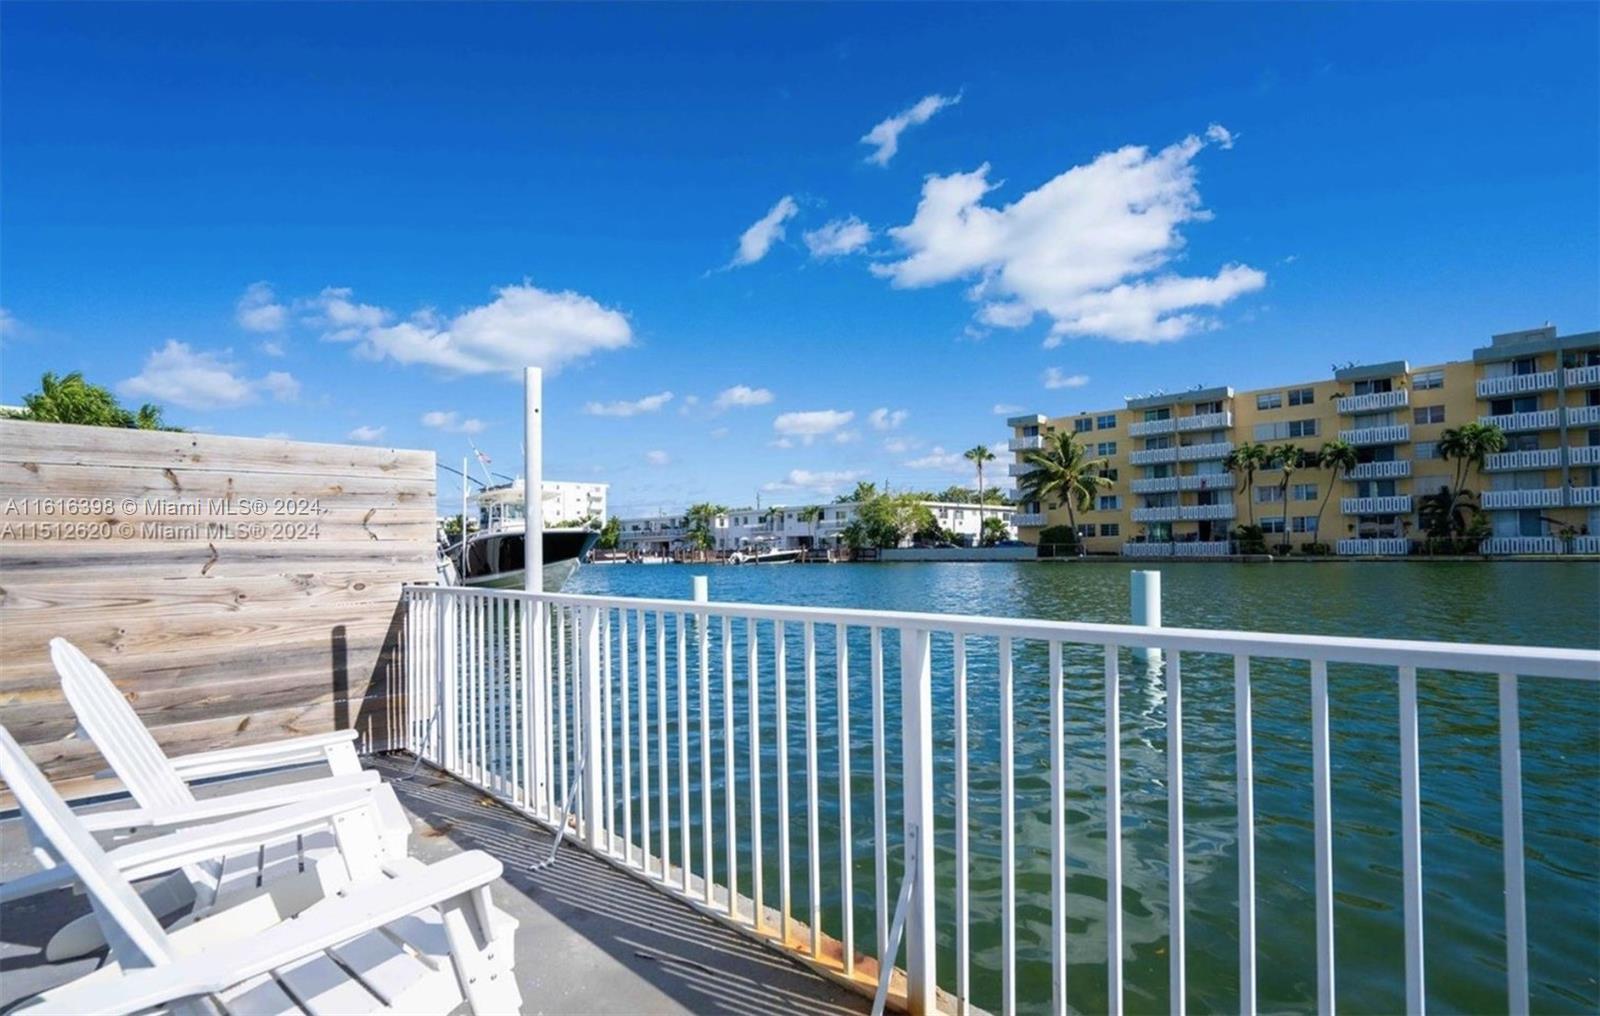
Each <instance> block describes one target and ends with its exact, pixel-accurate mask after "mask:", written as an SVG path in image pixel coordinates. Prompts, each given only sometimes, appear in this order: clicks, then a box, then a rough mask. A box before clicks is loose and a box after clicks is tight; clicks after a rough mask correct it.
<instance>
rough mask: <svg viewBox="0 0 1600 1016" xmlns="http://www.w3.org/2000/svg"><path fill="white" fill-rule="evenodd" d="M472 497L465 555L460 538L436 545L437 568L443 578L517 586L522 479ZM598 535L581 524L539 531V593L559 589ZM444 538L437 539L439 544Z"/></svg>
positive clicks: (523, 522)
mask: <svg viewBox="0 0 1600 1016" xmlns="http://www.w3.org/2000/svg"><path fill="white" fill-rule="evenodd" d="M546 497H549V494H548V493H547V494H546ZM473 501H474V502H475V503H476V505H477V509H478V528H477V529H475V530H473V531H472V532H470V533H468V534H467V539H466V548H465V553H463V549H462V545H461V541H460V540H456V541H454V542H453V543H449V544H448V546H441V551H440V554H441V568H442V570H443V571H444V572H445V573H446V576H447V577H448V578H449V579H451V580H452V581H454V582H457V583H459V584H461V585H465V586H490V587H493V588H495V589H521V588H522V587H523V573H524V571H525V570H526V569H525V561H526V558H525V555H524V537H525V534H526V531H527V499H526V498H525V497H524V495H523V488H522V481H521V480H517V481H515V482H513V483H503V484H499V485H498V486H494V487H485V488H484V489H482V490H480V491H478V493H477V495H476V496H475V497H474V498H473ZM599 539H600V533H599V532H598V531H596V530H594V529H589V528H587V527H568V528H561V529H545V530H544V543H543V545H544V576H543V582H542V585H543V588H544V590H545V592H551V593H553V592H559V591H560V589H561V587H562V585H563V584H565V583H566V581H567V579H569V578H571V577H572V573H573V572H575V571H577V570H578V565H579V564H580V563H581V562H582V561H583V560H584V559H585V558H586V557H588V555H589V552H590V551H592V550H593V549H594V545H595V544H596V543H597V542H598V541H599ZM446 542H447V541H444V540H441V544H445V543H446Z"/></svg>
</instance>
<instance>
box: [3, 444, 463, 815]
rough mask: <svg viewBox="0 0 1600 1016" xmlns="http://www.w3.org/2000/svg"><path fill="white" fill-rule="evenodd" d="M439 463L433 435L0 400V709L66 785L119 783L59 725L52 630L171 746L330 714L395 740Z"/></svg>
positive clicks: (375, 746) (195, 745)
mask: <svg viewBox="0 0 1600 1016" xmlns="http://www.w3.org/2000/svg"><path fill="white" fill-rule="evenodd" d="M435 475H436V474H435V472H434V455H433V453H432V452H430V451H415V450H405V449H393V448H370V447H363V446H354V445H331V444H310V443H305V442H296V441H280V440H270V439H258V438H240V437H222V436H218V435H213V434H193V433H181V432H170V431H139V430H121V429H116V428H108V427H77V426H69V425H64V424H52V423H29V422H23V421H17V420H4V419H0V632H3V638H0V723H4V724H5V726H6V727H7V728H8V729H9V730H10V731H11V732H12V734H13V735H15V736H16V738H17V739H18V741H20V742H21V743H22V744H23V745H24V746H25V747H26V748H27V749H28V752H29V754H30V755H32V756H33V758H34V759H35V760H36V761H37V762H38V763H39V764H40V765H41V766H42V767H43V768H44V770H45V772H46V774H47V775H49V776H50V778H51V779H52V780H53V781H55V782H56V783H57V784H58V785H59V786H61V787H62V789H63V790H65V791H67V792H68V793H71V794H74V795H83V794H92V793H99V792H103V791H104V790H107V789H110V788H111V787H112V786H113V785H111V784H108V783H106V782H104V781H99V780H96V779H95V778H94V774H95V773H96V772H98V771H100V770H103V769H104V762H103V761H102V760H101V759H100V757H99V755H98V754H97V753H96V752H95V751H94V749H93V747H92V746H91V745H88V744H86V743H84V742H82V741H80V740H77V739H75V738H72V737H71V736H70V734H71V732H72V730H73V728H74V726H75V724H74V722H73V720H72V713H71V710H70V709H69V708H68V706H67V704H66V701H65V700H64V699H63V698H62V696H61V692H60V685H59V683H58V681H57V680H56V677H55V673H54V671H53V670H52V668H51V666H50V660H49V654H48V650H47V644H48V642H49V640H50V639H51V638H52V637H53V636H56V635H61V636H64V637H66V638H68V639H71V640H72V641H73V642H74V643H76V644H77V645H78V646H79V647H80V648H82V649H83V651H84V652H86V653H88V654H89V656H90V657H92V658H93V659H94V660H95V661H96V662H97V663H99V664H100V665H101V666H102V667H104V668H105V670H106V672H107V673H108V674H110V675H111V678H112V680H113V681H115V682H116V684H117V686H118V687H119V688H121V689H122V690H123V692H124V693H125V694H126V695H127V696H128V698H129V700H130V701H131V702H132V703H133V706H134V708H135V709H136V710H138V711H139V714H140V716H141V718H143V719H144V721H145V723H146V724H148V725H149V726H150V728H151V730H152V731H153V732H154V734H155V736H156V739H157V740H158V741H160V742H161V743H162V745H163V746H164V747H165V748H166V750H168V751H169V752H172V753H180V752H190V751H206V750H210V749H213V748H222V747H228V746H232V745H236V744H248V743H251V742H255V741H263V740H270V739H273V738H277V737H286V736H292V735H296V734H307V733H315V732H318V731H323V730H329V729H333V728H339V727H355V728H357V729H358V730H360V731H361V735H362V742H361V747H362V749H363V750H382V749H384V748H387V747H389V744H390V741H389V738H390V730H391V729H395V730H398V727H397V726H395V723H396V720H397V718H398V716H399V714H400V710H401V708H402V707H403V704H404V703H403V702H402V701H401V696H402V695H403V694H404V684H403V682H401V681H399V680H398V679H396V674H397V672H398V669H397V668H398V667H399V653H400V647H401V631H400V625H401V623H402V619H403V613H402V612H401V611H400V609H399V606H400V589H401V586H402V585H403V584H404V583H407V582H426V581H431V580H432V579H433V578H434V577H435V572H434V518H435V510H436V509H435V493H436V491H435V482H436V481H435Z"/></svg>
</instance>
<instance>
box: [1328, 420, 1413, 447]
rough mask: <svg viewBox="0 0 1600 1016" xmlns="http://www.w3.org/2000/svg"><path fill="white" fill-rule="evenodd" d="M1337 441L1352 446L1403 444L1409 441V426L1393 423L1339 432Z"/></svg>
mask: <svg viewBox="0 0 1600 1016" xmlns="http://www.w3.org/2000/svg"><path fill="white" fill-rule="evenodd" d="M1339 440H1341V441H1346V442H1349V443H1350V444H1353V445H1377V444H1403V443H1405V442H1407V441H1409V440H1411V427H1410V425H1409V424H1404V423H1393V424H1388V425H1385V426H1382V427H1358V428H1356V429H1354V430H1341V431H1340V432H1339Z"/></svg>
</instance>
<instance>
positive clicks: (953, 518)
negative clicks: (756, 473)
mask: <svg viewBox="0 0 1600 1016" xmlns="http://www.w3.org/2000/svg"><path fill="white" fill-rule="evenodd" d="M922 503H923V504H924V505H926V506H927V508H928V510H929V511H931V512H933V517H934V519H935V520H937V521H938V523H939V526H940V527H941V528H943V529H947V530H949V531H950V532H952V533H954V534H955V535H956V538H957V539H958V540H959V541H960V542H963V543H966V544H973V543H976V542H978V535H979V533H980V532H981V525H982V523H981V522H980V521H979V520H980V515H981V518H984V519H992V518H999V519H1004V520H1005V521H1006V524H1007V532H1008V534H1009V535H1010V536H1012V537H1015V536H1016V527H1015V526H1014V525H1012V524H1011V518H1012V516H1013V514H1015V511H1016V509H1015V508H1013V507H1012V506H1010V505H994V504H986V505H977V504H954V503H950V502H944V501H924V502H922ZM859 507H860V506H859V505H858V504H856V503H854V502H844V503H840V504H832V503H829V504H815V505H784V506H779V507H771V508H731V509H729V510H728V511H726V512H724V513H723V514H721V515H718V516H717V517H716V519H715V520H714V522H713V532H714V534H715V540H716V545H715V548H714V549H715V551H716V552H717V553H719V554H728V553H732V552H733V551H736V550H749V549H751V548H753V547H766V548H770V549H773V550H809V549H819V550H820V549H828V548H832V549H838V548H839V547H841V546H843V544H844V529H845V527H846V526H848V525H849V524H850V523H851V522H852V521H854V520H855V517H856V511H857V509H858V508H859ZM810 509H816V510H817V511H818V512H819V513H820V517H819V518H816V519H813V518H811V512H810ZM621 525H622V532H621V536H620V537H619V540H618V546H619V548H620V549H621V550H624V551H627V552H628V553H632V554H640V555H644V556H647V557H651V556H659V557H668V556H671V555H673V554H676V553H678V552H680V551H683V550H687V549H689V548H688V537H689V519H688V517H687V516H685V515H663V516H656V517H649V518H625V519H622V520H621Z"/></svg>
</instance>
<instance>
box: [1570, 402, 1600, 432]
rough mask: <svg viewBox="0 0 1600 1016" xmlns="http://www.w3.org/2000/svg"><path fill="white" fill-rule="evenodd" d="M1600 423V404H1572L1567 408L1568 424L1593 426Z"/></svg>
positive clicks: (1572, 425) (1571, 425)
mask: <svg viewBox="0 0 1600 1016" xmlns="http://www.w3.org/2000/svg"><path fill="white" fill-rule="evenodd" d="M1596 424H1600V406H1571V407H1569V408H1568V409H1567V426H1569V427H1593V426H1595V425H1596Z"/></svg>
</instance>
